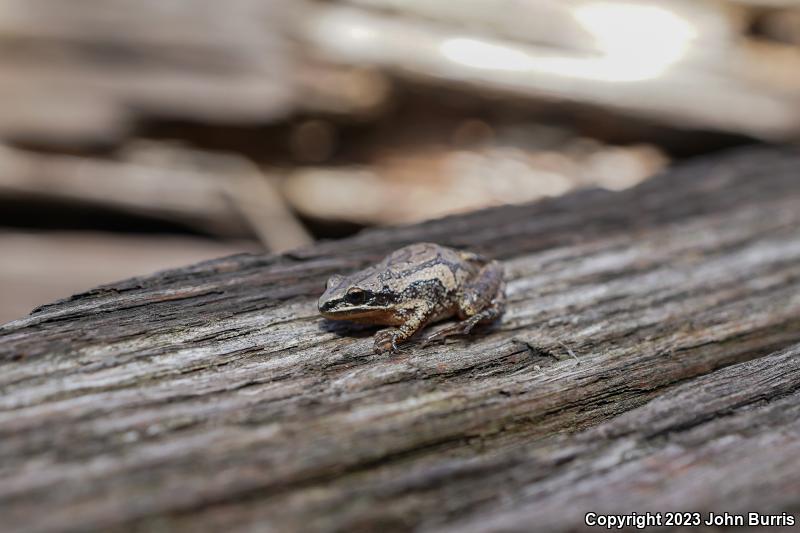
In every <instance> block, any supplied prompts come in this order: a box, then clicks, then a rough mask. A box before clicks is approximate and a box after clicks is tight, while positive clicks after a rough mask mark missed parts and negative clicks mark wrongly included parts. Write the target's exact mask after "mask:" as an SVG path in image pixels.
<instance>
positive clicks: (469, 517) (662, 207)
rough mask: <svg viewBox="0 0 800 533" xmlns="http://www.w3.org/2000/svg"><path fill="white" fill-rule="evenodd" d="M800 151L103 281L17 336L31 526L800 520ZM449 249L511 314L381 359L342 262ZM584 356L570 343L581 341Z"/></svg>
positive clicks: (10, 463)
mask: <svg viewBox="0 0 800 533" xmlns="http://www.w3.org/2000/svg"><path fill="white" fill-rule="evenodd" d="M798 169H800V154H798V153H797V152H796V151H791V150H779V149H766V148H751V149H746V150H742V151H739V152H737V153H730V154H724V155H722V156H717V157H713V158H706V159H698V160H696V161H695V162H692V163H690V164H687V165H684V166H682V167H680V168H676V169H674V170H671V171H669V172H668V173H666V174H664V175H662V176H660V177H657V178H655V179H653V180H651V181H649V182H647V183H645V184H643V185H642V186H640V187H637V188H635V189H632V190H629V191H625V192H619V193H611V192H603V191H585V192H580V193H577V194H572V195H569V196H566V197H562V198H558V199H553V200H549V201H546V202H541V203H536V204H532V205H526V206H519V207H502V208H497V209H491V210H487V211H482V212H477V213H473V214H468V215H464V216H459V217H451V218H446V219H442V220H437V221H432V222H428V223H424V224H420V225H417V226H410V227H398V228H388V229H381V230H375V231H370V232H366V233H363V234H361V235H359V236H357V237H355V238H351V239H346V240H343V241H337V242H326V243H320V244H318V245H315V246H312V247H308V248H305V249H301V250H298V251H296V252H294V253H292V254H290V255H283V256H277V255H269V256H267V255H263V256H256V255H252V256H251V255H244V256H235V257H230V258H225V259H220V260H216V261H212V262H208V263H203V264H199V265H195V266H191V267H187V268H183V269H179V270H173V271H168V272H164V273H160V274H156V275H153V276H149V277H143V278H136V279H131V280H127V281H122V282H119V283H116V284H113V285H108V286H104V287H100V288H98V289H95V290H93V291H90V292H87V293H85V294H80V295H77V296H74V297H72V298H71V299H69V300H66V301H62V302H57V303H54V304H52V305H48V306H44V307H42V308H40V309H37V310H36V311H35V312H34V313H33V314H32V315H31V316H30V317H27V318H24V319H21V320H18V321H16V322H12V323H10V324H7V325H5V326H2V327H0V361H1V362H0V390H1V391H2V394H1V395H0V516H2V517H3V522H4V529H5V530H9V531H22V530H25V531H84V530H88V529H103V530H130V529H146V530H151V529H152V530H159V529H164V528H167V529H175V530H181V531H203V530H208V531H211V530H223V529H224V530H226V531H252V530H258V531H263V530H269V531H272V530H274V531H331V530H341V531H353V530H364V531H371V530H384V531H386V530H412V529H414V530H422V531H491V530H503V531H507V530H524V531H529V530H541V531H568V530H574V529H578V528H580V527H581V525H582V524H583V515H584V513H586V512H588V511H594V512H631V511H636V512H640V513H642V512H645V511H662V512H663V511H670V510H671V511H693V510H696V511H715V512H724V511H727V512H748V511H762V512H774V513H780V512H794V513H798V512H800V468H798V465H800V444H798V443H799V442H800V439H798V436H800V416H799V415H800V404H799V403H798V397H799V396H800V360H799V359H798V354H800V290H798V289H800V262H798V258H800V180H798ZM422 240H427V241H435V242H439V243H441V244H445V245H451V246H458V247H466V248H469V249H472V250H474V251H478V252H481V253H484V254H486V255H489V256H492V257H496V258H498V259H501V260H502V261H503V262H504V265H505V269H506V277H507V280H508V296H509V305H508V310H507V312H506V314H505V316H504V317H503V319H502V320H501V321H500V322H499V323H498V324H496V325H495V326H494V327H492V328H489V329H488V330H483V331H480V332H478V333H477V334H475V335H473V336H471V337H469V338H465V339H458V340H455V341H452V342H450V343H448V344H446V345H439V346H429V347H425V348H423V347H421V346H420V345H419V344H413V343H412V344H410V345H409V346H408V347H406V349H405V351H404V352H403V353H401V354H398V355H391V356H389V355H376V354H374V353H372V341H371V336H372V334H373V332H374V328H367V327H363V326H358V327H351V326H347V325H345V324H341V323H336V324H330V323H326V322H325V321H323V320H322V319H321V318H320V317H319V316H318V314H317V312H316V307H315V300H316V298H317V297H318V296H319V294H320V292H321V291H322V288H323V286H324V281H325V279H326V277H327V276H328V275H330V274H332V273H334V272H340V273H345V272H347V271H350V270H352V269H356V268H358V267H361V266H363V265H365V264H366V263H368V262H371V261H374V260H376V259H379V258H380V257H381V256H382V255H383V254H385V253H387V252H388V251H390V250H392V249H394V248H397V247H399V246H401V245H404V244H407V243H411V242H415V241H422ZM571 353H572V354H574V355H575V357H572V355H571Z"/></svg>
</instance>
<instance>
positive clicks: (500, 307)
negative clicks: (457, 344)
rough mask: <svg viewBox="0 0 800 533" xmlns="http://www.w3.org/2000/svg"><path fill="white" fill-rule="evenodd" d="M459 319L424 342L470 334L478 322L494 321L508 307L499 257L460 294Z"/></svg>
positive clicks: (480, 272)
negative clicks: (506, 305)
mask: <svg viewBox="0 0 800 533" xmlns="http://www.w3.org/2000/svg"><path fill="white" fill-rule="evenodd" d="M457 303H458V317H459V318H460V319H461V320H460V321H459V322H456V323H455V324H452V325H450V326H448V327H446V328H444V329H440V330H439V331H437V332H436V333H433V334H432V335H429V336H428V337H427V338H426V339H425V343H424V344H428V343H431V342H434V341H437V340H441V339H445V338H447V337H450V336H452V335H467V334H469V333H470V332H471V331H472V329H473V328H474V327H475V326H477V325H478V324H488V323H490V322H494V321H495V320H496V319H497V318H498V317H499V316H500V315H502V314H503V311H504V310H505V303H506V296H505V282H504V281H503V267H502V266H501V265H500V263H498V262H497V261H491V262H490V263H488V264H486V265H485V266H484V267H483V268H482V269H481V270H480V271H479V272H478V274H477V275H476V276H475V279H474V280H472V281H471V282H470V283H468V284H467V285H466V286H465V287H464V289H463V290H462V291H461V294H460V295H459V298H458V302H457Z"/></svg>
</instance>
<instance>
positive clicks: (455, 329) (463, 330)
mask: <svg viewBox="0 0 800 533" xmlns="http://www.w3.org/2000/svg"><path fill="white" fill-rule="evenodd" d="M503 303H504V302H502V301H497V300H495V301H492V304H491V305H490V306H489V307H487V308H486V309H484V310H483V311H481V312H480V313H478V314H476V315H473V316H471V317H469V318H467V319H466V320H462V321H460V322H456V323H455V324H452V325H450V326H447V327H446V328H442V329H440V330H439V331H437V332H436V333H432V334H430V335H428V336H427V337H426V338H425V340H424V341H423V343H422V346H423V347H425V346H427V345H429V344H431V343H433V342H437V341H440V340H444V339H446V338H447V337H453V336H455V335H469V334H470V332H472V329H473V328H474V327H475V326H477V325H478V324H488V323H490V322H494V321H495V320H496V319H497V317H499V316H500V315H501V314H502V313H503Z"/></svg>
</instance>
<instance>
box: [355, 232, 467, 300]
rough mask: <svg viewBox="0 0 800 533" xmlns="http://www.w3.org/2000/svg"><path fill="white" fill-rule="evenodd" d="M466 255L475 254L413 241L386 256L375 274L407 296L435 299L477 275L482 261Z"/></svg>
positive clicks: (385, 284)
mask: <svg viewBox="0 0 800 533" xmlns="http://www.w3.org/2000/svg"><path fill="white" fill-rule="evenodd" d="M465 257H474V256H472V255H471V254H464V255H462V254H461V253H460V252H458V251H456V250H451V249H449V248H444V247H442V246H439V245H438V244H433V243H417V244H412V245H410V246H406V247H404V248H400V249H399V250H397V251H395V252H394V253H392V254H390V255H389V256H388V257H386V258H385V259H384V260H383V261H381V263H380V264H379V265H378V266H377V267H376V268H375V271H374V272H373V273H372V274H371V276H375V278H376V279H375V280H374V281H377V282H378V283H379V284H380V285H382V286H384V287H389V288H390V290H392V291H393V292H396V293H401V294H403V296H404V297H405V298H416V297H423V298H425V299H427V300H429V301H432V298H444V297H447V296H449V295H452V294H454V293H455V292H456V291H457V290H458V289H459V288H460V287H461V286H463V284H464V283H465V282H466V281H467V280H469V279H470V278H472V277H473V276H474V275H475V273H476V272H477V270H478V268H479V267H478V265H477V264H476V263H475V262H474V261H466V260H465ZM365 281H366V280H365Z"/></svg>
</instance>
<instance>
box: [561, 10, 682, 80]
mask: <svg viewBox="0 0 800 533" xmlns="http://www.w3.org/2000/svg"><path fill="white" fill-rule="evenodd" d="M574 16H575V19H576V20H577V21H578V22H579V23H580V24H581V25H582V26H583V27H584V28H585V29H586V30H587V31H588V32H590V33H591V34H592V35H593V36H594V37H595V39H597V44H598V46H599V47H600V49H601V50H602V51H603V52H604V53H605V54H606V58H605V59H606V61H609V62H613V63H615V64H618V65H619V66H620V67H622V66H623V65H624V64H627V65H628V66H627V68H628V69H630V71H631V73H633V72H634V71H636V70H639V69H641V70H642V71H643V72H646V73H647V72H649V73H651V74H656V73H660V72H661V71H663V70H664V68H666V67H667V66H669V65H671V64H672V63H674V62H676V61H677V60H679V59H680V58H681V57H683V56H684V55H685V54H686V51H687V49H688V48H689V45H690V43H691V41H692V39H694V37H695V35H696V31H695V28H694V27H693V26H692V25H691V24H690V23H689V22H688V21H687V20H685V19H683V18H682V17H680V16H679V15H677V14H676V13H674V12H672V11H669V10H667V9H664V8H661V7H657V6H650V5H640V4H618V3H597V4H588V5H585V6H581V7H579V8H577V9H576V10H575V14H574Z"/></svg>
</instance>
